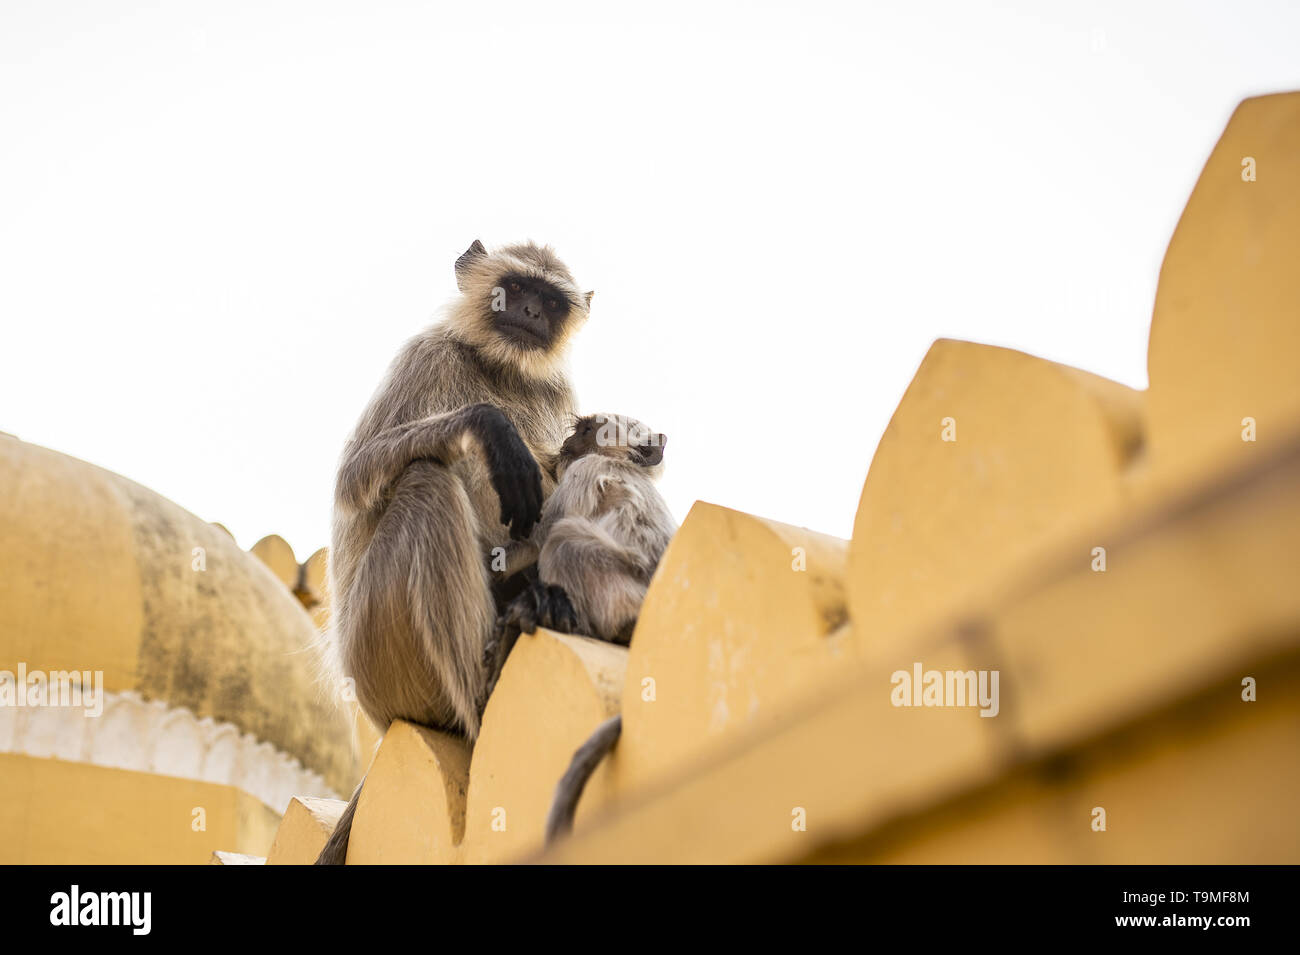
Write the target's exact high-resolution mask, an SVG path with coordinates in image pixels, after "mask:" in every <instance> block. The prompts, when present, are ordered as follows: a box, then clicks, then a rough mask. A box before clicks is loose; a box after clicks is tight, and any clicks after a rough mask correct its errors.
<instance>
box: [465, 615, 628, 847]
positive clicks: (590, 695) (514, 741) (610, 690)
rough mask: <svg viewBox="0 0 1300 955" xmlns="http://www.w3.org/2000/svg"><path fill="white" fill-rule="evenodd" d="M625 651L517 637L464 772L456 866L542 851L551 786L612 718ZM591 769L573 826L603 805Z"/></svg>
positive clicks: (601, 778) (604, 791)
mask: <svg viewBox="0 0 1300 955" xmlns="http://www.w3.org/2000/svg"><path fill="white" fill-rule="evenodd" d="M627 658H628V657H627V650H626V649H625V648H623V647H620V646H615V645H614V644H611V643H604V642H602V641H599V640H590V639H588V638H586V637H574V636H569V635H567V634H560V633H552V632H551V631H549V630H539V631H538V632H537V633H535V634H523V635H522V636H520V638H519V642H518V643H517V644H516V645H515V648H514V650H513V651H512V652H511V654H510V658H509V660H507V661H506V666H505V668H504V669H503V670H502V672H501V679H500V681H499V682H498V683H497V687H496V691H495V692H494V693H493V694H492V699H491V700H490V701H489V702H488V706H487V710H486V712H485V713H484V714H483V729H482V732H481V733H480V734H479V738H478V743H477V744H476V745H475V747H474V759H473V762H472V763H471V765H470V781H469V799H468V803H467V811H466V821H465V840H464V846H463V853H462V858H461V861H464V862H505V861H507V860H510V859H513V858H517V857H519V856H521V855H524V854H526V853H529V852H532V851H534V850H536V849H538V848H540V847H541V845H542V831H543V828H544V826H545V823H546V812H547V810H548V809H549V808H550V805H551V796H552V795H553V793H554V791H555V784H556V783H557V782H558V781H559V779H560V776H561V775H563V773H564V770H565V769H566V768H567V767H568V765H569V760H570V759H571V758H572V757H573V751H574V750H576V749H577V748H578V747H579V746H581V745H582V743H583V742H584V741H585V740H586V739H587V737H588V736H590V735H591V731H592V730H594V729H595V728H596V727H597V726H598V725H600V723H601V722H602V721H604V720H605V719H606V718H608V717H610V716H612V715H613V714H614V713H617V712H618V708H619V694H620V691H621V690H622V687H623V674H624V671H625V669H626V667H627ZM609 774H610V769H609V767H608V766H603V767H601V768H600V769H599V770H598V771H597V772H596V774H595V775H594V776H592V778H591V780H590V782H589V783H588V785H587V788H586V789H585V790H584V792H583V799H582V803H581V806H580V809H579V813H578V818H579V819H581V818H583V817H585V816H587V815H589V814H590V813H592V812H594V811H595V810H597V809H598V808H599V807H600V806H601V805H603V804H604V803H605V802H607V801H608V800H609V799H610V798H611V796H612V790H611V788H610V783H609Z"/></svg>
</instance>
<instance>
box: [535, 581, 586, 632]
mask: <svg viewBox="0 0 1300 955" xmlns="http://www.w3.org/2000/svg"><path fill="white" fill-rule="evenodd" d="M535 586H536V588H537V591H538V594H537V625H538V626H539V627H545V628H546V629H547V630H558V631H559V632H560V633H577V632H578V612H577V611H576V610H574V609H573V602H572V601H570V600H569V595H568V594H567V593H565V592H564V588H563V587H557V586H555V585H554V584H551V585H547V584H543V583H541V582H538V583H537V584H536V585H535Z"/></svg>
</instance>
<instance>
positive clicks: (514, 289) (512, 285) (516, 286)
mask: <svg viewBox="0 0 1300 955" xmlns="http://www.w3.org/2000/svg"><path fill="white" fill-rule="evenodd" d="M520 288H522V286H521V285H520V284H519V283H518V282H511V283H510V291H512V292H518V291H519V289H520Z"/></svg>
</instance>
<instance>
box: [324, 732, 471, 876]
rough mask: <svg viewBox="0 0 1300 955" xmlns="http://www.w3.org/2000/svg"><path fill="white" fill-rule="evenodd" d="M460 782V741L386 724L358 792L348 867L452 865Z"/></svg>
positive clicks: (459, 828) (464, 768) (465, 751)
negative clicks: (450, 863) (387, 726)
mask: <svg viewBox="0 0 1300 955" xmlns="http://www.w3.org/2000/svg"><path fill="white" fill-rule="evenodd" d="M468 781H469V744H468V743H467V742H465V740H463V739H460V738H458V737H455V736H451V735H449V734H447V733H440V732H438V731H437V730H431V729H426V728H425V727H423V726H416V725H415V724H413V723H407V722H404V721H402V720H398V721H397V722H395V723H393V725H392V726H390V727H389V728H388V732H387V733H385V734H384V739H383V742H381V743H380V744H379V750H378V751H377V752H376V753H375V759H374V762H373V763H371V764H370V769H369V771H368V772H367V773H366V778H365V785H364V786H362V788H361V799H360V801H359V802H358V803H357V811H356V816H355V817H354V819H353V822H352V835H351V837H350V839H349V841H348V864H349V865H418V864H430V863H445V862H454V861H456V853H457V846H458V845H459V843H460V839H461V834H462V833H463V832H464V827H465V789H466V787H467V785H468Z"/></svg>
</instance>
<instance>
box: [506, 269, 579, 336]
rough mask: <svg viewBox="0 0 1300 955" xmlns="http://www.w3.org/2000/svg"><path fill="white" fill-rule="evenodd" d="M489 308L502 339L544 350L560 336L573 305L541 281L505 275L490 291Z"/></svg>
mask: <svg viewBox="0 0 1300 955" xmlns="http://www.w3.org/2000/svg"><path fill="white" fill-rule="evenodd" d="M488 309H489V315H490V318H491V320H492V326H493V328H494V329H495V330H496V332H497V334H499V335H500V336H501V337H503V338H504V339H506V340H507V341H509V342H510V343H511V344H514V345H517V346H518V347H520V348H525V349H539V350H544V349H548V348H550V347H551V345H552V343H554V342H555V340H556V339H557V338H558V337H559V335H560V332H561V330H562V329H563V328H564V324H565V322H566V321H568V319H569V313H570V312H571V311H572V310H573V305H572V303H571V302H570V301H569V299H568V297H567V296H566V295H565V294H564V293H563V292H561V291H560V290H559V289H557V288H556V287H555V286H554V285H552V284H551V283H550V282H547V281H545V280H544V279H538V278H533V277H531V276H527V275H521V274H518V273H507V274H506V275H503V276H502V277H501V283H500V284H499V285H497V286H496V287H494V288H493V289H492V293H491V298H490V299H489V301H488Z"/></svg>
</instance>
